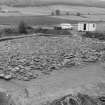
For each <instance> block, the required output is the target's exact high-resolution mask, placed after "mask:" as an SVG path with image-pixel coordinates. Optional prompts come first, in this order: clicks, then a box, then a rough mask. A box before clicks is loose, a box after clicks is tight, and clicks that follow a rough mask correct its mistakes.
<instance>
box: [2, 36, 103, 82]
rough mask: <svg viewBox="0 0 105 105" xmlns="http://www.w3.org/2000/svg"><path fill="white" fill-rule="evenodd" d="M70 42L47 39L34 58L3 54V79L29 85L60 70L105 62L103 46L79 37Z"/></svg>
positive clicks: (17, 52)
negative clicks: (32, 81)
mask: <svg viewBox="0 0 105 105" xmlns="http://www.w3.org/2000/svg"><path fill="white" fill-rule="evenodd" d="M42 38H43V37H42ZM70 38H71V37H70ZM70 38H69V37H68V38H66V39H65V38H62V39H60V38H58V39H50V38H49V39H48V38H47V39H46V38H45V37H44V38H43V40H44V41H42V42H44V43H45V44H46V45H45V46H44V44H41V46H39V50H38V49H37V50H35V51H36V52H33V53H31V54H24V53H21V52H19V51H18V50H17V51H16V52H15V53H12V52H6V53H3V54H2V55H0V78H2V79H5V80H11V79H18V80H24V81H29V80H31V79H35V78H37V77H39V76H40V75H43V74H44V75H45V74H50V73H51V72H52V71H54V70H61V68H70V67H74V66H79V65H85V64H87V63H96V62H103V63H104V62H105V43H104V42H99V41H96V40H92V39H89V38H88V39H84V40H82V39H81V38H78V36H77V37H76V38H72V40H71V39H70ZM68 39H69V40H68ZM38 40H39V39H38ZM42 42H41V43H42ZM38 43H39V42H38ZM6 46H7V45H6ZM9 46H10V45H9ZM36 46H37V45H36ZM52 46H53V47H52ZM52 48H54V49H55V50H52ZM8 49H9V48H8ZM15 50H16V49H15ZM10 51H11V50H10ZM0 54H1V53H0Z"/></svg>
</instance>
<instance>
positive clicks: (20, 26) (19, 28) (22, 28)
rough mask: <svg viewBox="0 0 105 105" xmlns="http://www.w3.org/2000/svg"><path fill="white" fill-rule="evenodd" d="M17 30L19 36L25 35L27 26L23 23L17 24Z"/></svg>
mask: <svg viewBox="0 0 105 105" xmlns="http://www.w3.org/2000/svg"><path fill="white" fill-rule="evenodd" d="M18 30H19V33H20V34H27V25H26V23H25V22H24V21H21V22H20V23H19V26H18Z"/></svg>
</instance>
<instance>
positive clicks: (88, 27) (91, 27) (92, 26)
mask: <svg viewBox="0 0 105 105" xmlns="http://www.w3.org/2000/svg"><path fill="white" fill-rule="evenodd" d="M78 31H96V23H78Z"/></svg>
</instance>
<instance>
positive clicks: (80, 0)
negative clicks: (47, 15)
mask: <svg viewBox="0 0 105 105" xmlns="http://www.w3.org/2000/svg"><path fill="white" fill-rule="evenodd" d="M0 4H1V5H9V6H42V5H54V4H65V5H84V6H97V7H105V1H101V0H0Z"/></svg>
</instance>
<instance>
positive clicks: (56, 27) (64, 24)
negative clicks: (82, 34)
mask: <svg viewBox="0 0 105 105" xmlns="http://www.w3.org/2000/svg"><path fill="white" fill-rule="evenodd" d="M72 28H73V26H72V25H71V24H69V23H61V24H59V25H56V26H54V29H57V30H59V29H62V30H66V29H72Z"/></svg>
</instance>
